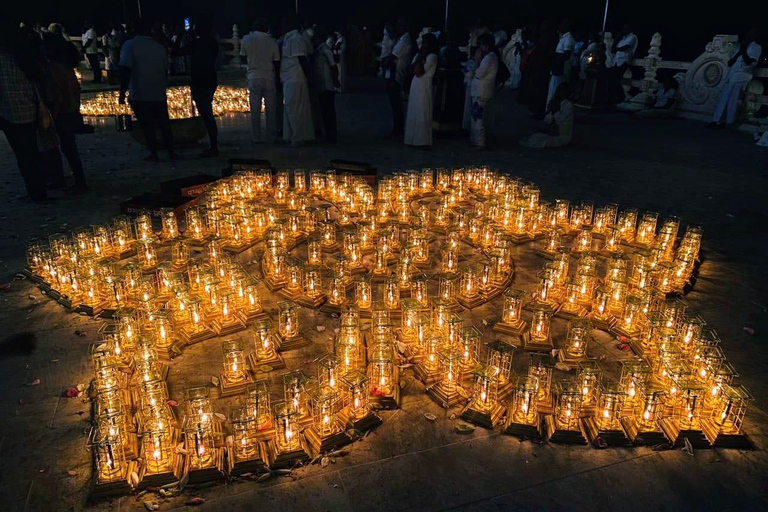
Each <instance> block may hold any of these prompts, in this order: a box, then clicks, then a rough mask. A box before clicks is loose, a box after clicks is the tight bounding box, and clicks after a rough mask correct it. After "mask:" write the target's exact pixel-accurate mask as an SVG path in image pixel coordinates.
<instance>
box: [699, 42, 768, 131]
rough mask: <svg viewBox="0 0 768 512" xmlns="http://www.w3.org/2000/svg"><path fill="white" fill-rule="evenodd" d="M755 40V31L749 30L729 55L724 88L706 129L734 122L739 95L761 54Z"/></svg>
mask: <svg viewBox="0 0 768 512" xmlns="http://www.w3.org/2000/svg"><path fill="white" fill-rule="evenodd" d="M757 38H758V32H757V29H755V28H752V29H750V30H749V31H748V32H747V35H746V37H745V38H744V41H743V42H742V43H741V44H740V45H739V49H738V50H736V51H735V52H734V53H733V55H731V58H730V60H729V61H728V67H729V68H730V69H729V70H728V76H727V77H726V79H725V86H724V87H723V90H722V91H721V92H720V100H719V101H718V102H717V106H716V107H715V112H714V114H713V115H712V122H711V123H709V124H708V125H707V128H725V126H726V124H733V123H734V121H736V114H737V113H738V102H739V95H740V94H741V92H742V91H743V90H744V89H746V87H747V84H748V83H749V81H750V80H752V75H753V73H754V71H755V65H756V64H757V62H758V61H759V60H760V55H761V54H762V53H763V47H762V46H760V45H759V44H758V42H757ZM723 116H725V122H723Z"/></svg>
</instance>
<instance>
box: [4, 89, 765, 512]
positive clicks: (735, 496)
mask: <svg viewBox="0 0 768 512" xmlns="http://www.w3.org/2000/svg"><path fill="white" fill-rule="evenodd" d="M354 90H355V89H354V87H353V91H354ZM357 90H358V91H361V92H357V93H356V92H352V93H350V94H345V95H341V96H339V97H338V101H337V106H338V107H337V108H338V111H339V119H340V122H339V124H340V133H339V140H340V143H339V144H337V145H334V146H329V145H310V146H307V147H305V148H301V149H298V150H295V149H290V148H287V147H285V146H281V145H278V146H271V145H265V146H254V145H251V144H250V143H249V142H248V138H249V133H248V119H247V117H246V116H244V115H234V116H228V117H225V118H223V119H221V120H220V125H221V139H222V145H223V153H224V156H223V157H222V158H221V159H219V160H215V161H214V160H199V159H197V158H196V157H195V156H194V155H195V154H196V153H197V152H198V151H199V149H200V148H190V149H182V150H181V153H182V155H183V156H184V158H182V159H181V160H180V161H179V162H178V163H177V164H176V165H173V166H172V165H171V164H169V163H168V162H164V163H160V164H146V163H144V162H143V161H142V160H141V158H142V157H143V156H144V152H143V150H142V149H141V148H140V147H139V146H138V145H137V144H136V143H134V142H133V140H132V139H131V138H130V136H129V135H127V134H120V133H116V132H115V131H114V128H113V126H112V121H111V120H103V121H102V122H99V123H97V124H98V128H97V132H96V134H94V135H92V136H82V137H79V141H78V142H79V144H80V146H81V151H82V154H83V160H84V162H85V165H86V172H87V173H88V176H89V181H90V184H91V186H92V188H93V192H92V193H91V194H89V195H87V196H82V197H77V198H73V197H60V198H59V199H58V200H57V201H55V202H54V204H51V205H46V206H42V207H41V206H35V205H32V204H31V203H29V202H28V201H27V200H26V199H24V198H23V188H22V183H21V179H20V177H19V176H18V172H17V170H16V168H15V163H14V161H13V158H12V155H11V153H10V150H9V148H8V147H7V145H6V143H5V141H4V139H3V140H2V141H0V165H1V166H2V169H4V170H5V177H4V179H3V180H2V181H0V204H2V205H3V206H2V207H0V220H2V223H0V275H2V280H3V282H6V281H7V280H8V279H9V278H10V277H12V276H13V274H14V273H15V272H16V271H17V270H18V269H19V268H20V267H21V266H22V265H23V263H24V261H23V251H24V240H25V239H27V238H31V237H35V236H45V235H47V234H50V233H51V232H53V231H55V230H56V229H59V228H60V227H64V228H74V227H77V226H82V225H89V224H96V223H99V222H104V221H106V220H108V219H109V218H111V217H112V216H114V215H116V214H117V213H118V211H117V210H118V207H117V205H118V203H119V202H120V201H122V200H123V199H125V198H127V197H129V196H132V195H135V194H138V193H141V192H146V191H154V190H156V189H157V182H158V181H162V180H164V179H168V178H171V177H180V176H186V175H189V174H192V173H196V172H210V173H216V172H218V171H219V170H220V169H221V168H222V167H224V166H225V163H226V158H227V157H232V156H238V157H243V156H250V157H257V158H267V159H269V160H271V161H272V162H273V164H274V165H276V166H277V167H296V168H298V167H303V168H317V167H323V166H325V165H326V164H327V162H328V160H330V159H332V158H345V159H351V160H363V161H368V162H371V163H373V164H374V165H375V166H377V167H378V168H379V170H380V172H389V171H392V170H397V169H412V168H421V167H441V166H468V165H489V166H492V167H496V168H499V169H501V170H503V171H505V172H510V173H512V174H516V175H518V176H521V177H523V178H525V179H529V180H532V181H534V182H536V183H537V184H538V185H540V187H541V189H542V195H543V198H544V199H547V200H554V199H555V198H567V199H571V200H572V201H578V200H581V199H584V200H592V201H594V203H595V204H596V205H601V204H604V203H607V202H615V203H618V204H619V205H620V206H621V207H635V208H638V209H640V210H641V211H643V210H651V211H657V212H660V213H661V214H662V216H664V215H676V216H679V217H681V218H682V219H683V220H684V222H694V223H699V224H702V225H703V226H704V233H705V239H704V249H703V256H704V263H703V265H702V268H701V277H700V279H699V282H698V283H697V285H696V288H695V289H694V291H693V292H692V293H690V294H689V296H688V301H689V302H690V304H691V308H692V309H694V310H695V311H698V312H700V313H701V314H702V316H704V318H705V319H706V320H707V322H708V323H709V324H710V325H712V326H713V327H714V328H716V329H717V330H718V332H719V333H720V335H721V337H722V338H723V343H722V347H723V349H724V351H725V353H726V355H727V356H728V359H729V361H731V362H733V364H734V365H735V366H736V368H737V369H738V370H739V372H740V374H741V376H742V377H741V382H742V383H743V384H745V385H747V386H748V387H749V388H751V389H752V391H753V392H754V394H755V397H756V401H755V403H754V404H753V405H754V407H753V408H752V409H751V411H750V412H749V413H748V416H747V421H746V429H747V431H748V432H749V433H750V435H751V438H752V440H753V442H754V443H755V445H756V446H757V447H758V450H756V451H732V450H730V451H726V450H707V451H704V450H698V451H696V453H695V456H694V457H689V456H688V455H686V454H684V453H682V452H681V451H666V452H653V451H651V450H649V449H644V448H636V449H629V450H625V449H610V450H595V449H592V448H587V447H578V448H577V447H564V446H548V445H543V446H539V445H534V444H531V443H520V442H518V441H517V440H515V439H513V438H508V437H504V436H499V435H496V434H495V433H488V432H486V431H482V430H481V429H478V430H477V431H476V432H475V433H474V434H473V435H471V436H469V437H463V436H459V435H457V434H455V433H453V431H452V426H453V425H454V422H453V421H451V420H450V418H448V417H446V415H445V413H442V412H441V410H440V409H439V408H437V407H436V406H435V405H434V404H432V402H431V401H430V400H429V399H428V398H427V397H426V396H425V395H424V394H423V393H421V392H420V391H419V390H418V389H417V386H418V385H417V384H415V383H413V382H412V380H411V378H409V384H408V385H409V386H412V388H411V389H410V390H409V389H408V388H406V393H405V397H404V403H403V409H402V410H400V411H397V412H394V413H388V414H387V417H386V418H385V422H384V425H383V426H382V427H381V428H380V429H379V430H377V431H376V432H374V433H373V434H371V435H370V436H369V437H368V438H367V439H366V440H365V441H364V442H361V443H358V444H356V445H354V446H353V447H352V449H351V450H350V454H349V455H348V456H346V457H341V458H339V459H338V461H337V463H336V464H335V465H331V466H329V467H328V468H325V469H321V468H320V467H319V466H314V467H310V468H304V469H301V470H299V471H297V472H295V474H294V475H292V476H291V477H283V478H275V479H273V480H270V481H268V482H266V483H263V484H255V483H251V482H248V483H237V484H233V485H228V486H219V487H214V488H211V489H207V490H205V491H202V493H201V494H202V495H203V496H204V497H206V498H207V502H206V504H205V505H204V506H203V507H200V509H202V510H211V511H217V510H224V509H228V510H231V511H233V512H234V511H239V510H243V511H245V510H255V509H258V510H276V511H280V510H332V511H345V510H355V511H375V510H382V511H384V510H409V509H410V510H440V509H456V510H474V511H479V510H483V511H485V510H493V511H496V510H533V509H541V508H547V509H553V510H569V509H593V510H617V509H620V508H621V509H627V510H665V511H671V510H727V509H738V510H761V509H763V510H764V509H765V508H766V507H768V456H766V452H765V448H766V446H768V440H767V439H766V434H767V432H766V427H767V426H768V416H767V415H766V414H765V413H764V412H763V409H766V408H768V379H766V375H768V357H767V356H766V355H765V349H764V347H763V346H762V343H763V342H764V340H765V335H764V333H765V332H766V331H767V330H768V322H767V321H766V317H767V315H768V313H766V306H768V293H766V291H767V290H768V278H767V277H766V276H767V275H768V273H766V272H765V268H764V265H765V264H764V261H765V256H764V253H765V251H766V248H767V245H768V244H766V236H765V233H766V229H765V226H766V222H767V221H768V218H767V217H768V215H767V213H768V209H767V208H766V202H765V191H766V175H767V173H766V157H768V153H766V152H765V149H763V148H758V147H756V146H755V145H754V143H753V142H752V140H751V139H750V138H749V137H748V136H747V135H745V134H741V133H735V132H710V131H706V130H703V129H702V128H701V125H700V124H698V123H694V122H690V121H682V120H681V121H677V120H672V121H658V122H657V121H647V122H646V121H638V120H634V119H631V118H629V117H627V116H625V115H620V114H615V115H600V116H580V117H579V118H578V119H577V125H576V137H575V140H574V143H573V145H572V146H570V147H568V148H564V149H561V150H549V151H537V150H531V149H523V148H520V147H519V146H518V145H517V140H518V139H519V138H520V137H522V136H524V135H527V134H528V133H529V132H531V131H532V130H533V129H534V128H535V126H536V123H535V122H533V121H531V120H530V119H528V115H527V111H525V110H524V109H522V108H520V107H519V106H518V105H517V104H516V103H515V102H514V100H513V98H512V97H511V95H510V94H507V95H505V96H504V97H503V98H501V101H500V102H499V104H500V107H501V109H502V112H501V114H500V115H499V116H498V119H497V121H498V127H497V129H496V130H495V136H494V140H493V142H494V144H493V147H492V148H491V149H490V150H489V151H486V152H482V153H477V152H473V151H471V150H470V148H469V145H468V142H467V141H466V140H465V139H447V140H442V139H437V140H436V142H435V147H434V149H432V150H431V151H424V150H418V149H412V148H407V147H404V146H403V145H402V144H400V143H398V142H394V141H388V140H385V139H384V136H385V135H386V134H387V132H388V130H389V128H390V114H389V107H388V103H387V101H386V97H385V96H384V94H383V91H379V90H378V89H377V87H376V84H374V83H373V82H371V81H366V82H364V83H362V84H359V85H358V88H357ZM0 293H2V292H0ZM486 314H487V315H488V318H491V317H492V316H493V315H495V314H496V313H495V312H492V311H488V312H484V313H482V315H486ZM318 321H319V320H318ZM744 326H748V327H751V328H753V329H755V334H754V335H749V334H747V333H746V332H745V331H743V330H742V328H743V327H744ZM97 327H98V326H97V325H96V324H95V323H94V322H91V321H89V320H88V319H85V318H82V317H78V316H76V315H66V314H63V312H62V311H61V309H60V308H59V307H57V306H56V305H54V304H52V303H50V302H49V301H47V300H45V299H44V298H42V297H41V296H40V294H39V292H37V290H35V289H34V288H33V287H31V286H30V285H29V284H27V283H24V282H20V283H15V284H14V286H13V288H12V290H11V291H10V292H5V293H2V294H1V295H0V330H2V332H3V333H4V335H10V334H13V333H17V332H21V331H27V330H36V331H39V341H38V344H37V349H36V350H35V351H34V352H33V353H31V354H22V355H16V356H13V357H10V356H9V354H5V355H2V354H0V386H2V389H3V390H4V393H2V394H0V410H2V411H4V413H5V421H3V422H2V423H1V424H0V458H1V459H2V461H3V463H4V464H3V465H2V469H1V470H0V482H2V486H0V503H3V507H2V508H3V510H70V509H71V510H79V509H81V508H82V507H83V505H84V496H85V494H86V490H87V485H88V481H89V478H90V474H91V469H90V456H89V454H88V453H87V452H86V451H85V441H84V439H85V438H84V431H85V430H86V429H87V428H88V422H87V418H88V414H89V413H88V404H83V403H80V402H79V401H77V400H67V399H61V400H60V399H59V398H58V396H59V395H60V392H61V390H62V389H63V388H65V387H68V386H71V385H73V384H76V383H77V382H85V379H86V378H87V376H88V375H89V373H90V368H89V362H88V358H87V357H86V354H87V346H88V343H89V342H91V341H93V340H94V339H95V337H96V328H97ZM76 330H77V331H82V332H84V333H86V336H85V337H81V336H79V335H76V334H75V331H76ZM328 331H331V330H330V329H328ZM3 339H4V338H0V342H2V341H3ZM193 348H195V349H197V350H192V351H190V352H189V354H188V353H187V352H185V355H184V357H183V359H184V360H185V361H184V367H186V369H188V370H195V369H198V370H199V369H201V368H204V366H203V365H204V363H205V361H206V354H205V353H204V352H203V349H202V348H201V347H200V346H199V345H198V346H196V347H193ZM601 350H606V351H609V350H612V347H611V345H610V343H606V344H605V346H604V347H602V348H601ZM206 372H210V368H208V369H207V370H206ZM207 374H208V373H205V375H207ZM35 378H39V379H40V380H41V384H40V385H39V386H26V385H25V384H24V383H28V382H31V381H32V380H33V379H35ZM174 393H176V394H178V393H179V390H175V391H174V390H172V395H173V394H174ZM424 412H433V413H434V414H436V415H438V420H437V421H435V422H429V421H426V420H425V419H424V417H423V415H422V414H423V413H424ZM80 413H83V414H82V415H81V414H80ZM68 470H75V471H77V474H76V475H75V476H69V475H68V474H67V471H68ZM173 507H180V508H183V501H177V500H176V501H171V502H168V503H165V504H163V507H162V510H169V509H172V508H173ZM96 509H98V510H101V509H104V510H106V509H111V510H141V509H143V507H142V505H141V503H140V502H135V501H134V500H133V499H132V498H125V499H122V500H120V501H119V502H115V503H113V504H112V505H111V508H110V506H109V505H108V504H101V505H99V506H98V507H97V508H96Z"/></svg>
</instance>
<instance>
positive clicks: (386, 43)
mask: <svg viewBox="0 0 768 512" xmlns="http://www.w3.org/2000/svg"><path fill="white" fill-rule="evenodd" d="M396 39H397V38H396V37H395V26H394V25H393V24H392V23H390V22H387V23H386V25H384V35H383V36H382V38H381V55H379V58H380V61H379V63H380V64H381V63H383V62H385V61H386V60H387V58H388V57H389V56H390V55H392V49H393V48H394V47H395V40H396Z"/></svg>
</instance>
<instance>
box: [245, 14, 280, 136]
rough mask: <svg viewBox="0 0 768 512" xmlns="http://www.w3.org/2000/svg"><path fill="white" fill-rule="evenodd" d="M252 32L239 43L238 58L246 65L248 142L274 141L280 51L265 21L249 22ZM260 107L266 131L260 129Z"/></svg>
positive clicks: (275, 134)
mask: <svg viewBox="0 0 768 512" xmlns="http://www.w3.org/2000/svg"><path fill="white" fill-rule="evenodd" d="M252 29H253V30H252V31H251V33H250V34H247V35H246V36H245V37H244V38H243V40H242V41H241V43H240V55H241V56H243V57H245V59H246V62H247V65H248V74H247V79H248V95H249V98H250V102H251V142H253V143H254V144H258V143H260V142H275V138H276V136H277V121H276V117H275V116H276V108H277V106H276V104H275V92H276V87H275V73H276V72H278V71H279V68H280V49H279V48H278V47H277V43H276V42H275V39H274V38H273V37H272V36H271V35H270V34H269V33H268V26H267V20H266V19H263V18H260V19H258V20H256V21H255V22H254V23H253V27H252ZM262 101H263V104H264V117H265V120H266V131H265V133H264V134H262V130H261V105H262Z"/></svg>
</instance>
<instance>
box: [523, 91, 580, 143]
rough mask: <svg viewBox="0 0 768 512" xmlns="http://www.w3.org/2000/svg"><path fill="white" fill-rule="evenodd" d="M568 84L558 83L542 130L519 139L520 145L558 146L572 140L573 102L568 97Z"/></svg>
mask: <svg viewBox="0 0 768 512" xmlns="http://www.w3.org/2000/svg"><path fill="white" fill-rule="evenodd" d="M569 91H570V90H569V88H568V84H567V83H565V84H560V85H559V86H558V87H557V89H556V90H555V96H554V97H553V98H552V101H550V102H549V106H548V107H547V115H546V117H545V118H544V122H545V123H546V124H547V125H546V127H545V128H544V131H542V132H539V133H534V134H533V135H531V136H530V137H526V138H524V139H521V140H520V145H521V146H525V147H529V148H559V147H563V146H567V145H568V144H570V143H571V140H573V120H574V112H573V103H571V101H570V100H569V99H568V95H569Z"/></svg>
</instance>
